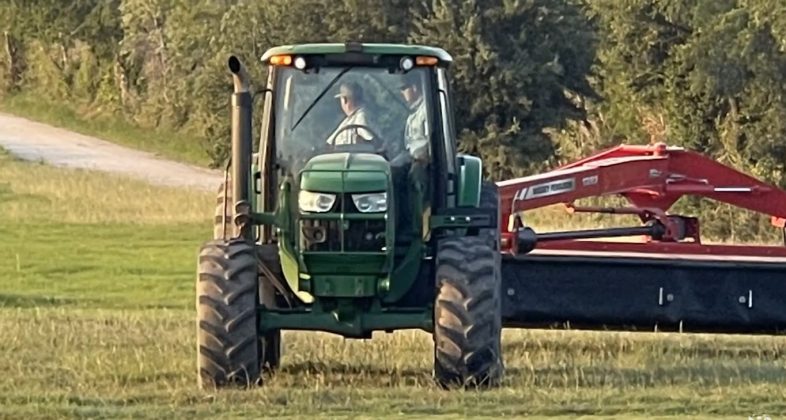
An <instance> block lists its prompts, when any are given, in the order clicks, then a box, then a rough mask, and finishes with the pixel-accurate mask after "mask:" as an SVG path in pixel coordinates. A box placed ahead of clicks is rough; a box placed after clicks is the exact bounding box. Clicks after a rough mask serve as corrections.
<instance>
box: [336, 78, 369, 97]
mask: <svg viewBox="0 0 786 420" xmlns="http://www.w3.org/2000/svg"><path fill="white" fill-rule="evenodd" d="M334 98H349V99H352V100H359V99H363V90H361V89H360V85H358V84H357V83H355V82H350V83H342V84H341V86H340V87H339V88H338V93H337V94H336V96H334Z"/></svg>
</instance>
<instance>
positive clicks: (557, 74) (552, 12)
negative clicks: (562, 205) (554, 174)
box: [411, 0, 594, 179]
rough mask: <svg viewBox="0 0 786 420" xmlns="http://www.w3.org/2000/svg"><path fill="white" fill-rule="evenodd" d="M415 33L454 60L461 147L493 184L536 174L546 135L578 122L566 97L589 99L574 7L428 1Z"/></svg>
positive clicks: (581, 29)
mask: <svg viewBox="0 0 786 420" xmlns="http://www.w3.org/2000/svg"><path fill="white" fill-rule="evenodd" d="M416 28H417V29H416V30H415V31H414V33H413V35H412V37H411V39H412V40H413V41H415V42H419V43H427V44H433V45H438V46H441V47H443V48H445V49H447V50H448V51H449V52H450V53H451V54H452V55H453V57H454V60H455V65H454V70H453V85H454V88H455V93H456V98H457V100H456V103H457V104H458V110H457V112H458V116H457V118H456V121H458V122H459V124H460V127H459V129H460V130H461V135H460V147H461V149H462V150H463V151H466V152H471V153H475V154H479V155H480V156H482V157H483V159H484V162H486V169H487V172H488V174H489V175H491V176H492V177H493V178H495V179H504V178H508V177H512V176H520V175H523V174H525V173H531V172H532V171H534V170H537V169H542V168H543V167H544V166H545V165H544V162H545V161H547V160H548V159H550V157H552V156H553V153H554V151H555V147H554V143H553V141H552V138H551V136H550V134H549V133H548V132H547V131H548V130H549V129H554V128H557V129H558V128H560V127H563V126H564V125H565V124H566V122H567V121H569V120H580V119H583V118H584V112H583V109H582V108H581V107H580V106H578V105H577V103H575V102H574V101H573V100H572V95H575V94H580V95H583V96H586V97H594V93H593V91H592V89H591V87H590V86H589V83H588V81H587V75H588V73H589V70H590V67H591V65H592V60H593V50H594V36H593V32H592V30H591V28H590V26H589V25H588V22H587V20H586V18H585V17H584V15H583V12H582V10H581V8H580V7H579V5H578V3H576V2H572V1H559V0H530V1H503V0H470V1H459V0H434V1H433V2H432V3H431V4H430V8H429V10H428V15H427V16H426V17H425V18H424V19H423V20H422V21H419V22H417V24H416Z"/></svg>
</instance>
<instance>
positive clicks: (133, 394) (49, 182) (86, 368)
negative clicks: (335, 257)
mask: <svg viewBox="0 0 786 420" xmlns="http://www.w3.org/2000/svg"><path fill="white" fill-rule="evenodd" d="M108 192H109V193H108ZM214 200H215V197H214V196H213V195H212V194H209V193H208V194H204V193H201V192H190V191H180V190H177V189H172V188H157V187H150V186H148V185H146V184H144V183H141V182H135V181H127V180H123V179H120V178H116V177H113V176H110V175H103V174H96V173H92V172H86V171H72V170H65V169H57V168H50V167H47V166H44V165H40V164H35V163H24V162H19V161H15V160H13V159H12V158H10V157H9V156H7V155H5V154H3V155H0V237H2V239H3V240H2V241H0V256H2V258H0V305H2V307H1V308H0V332H2V340H0V354H3V355H4V357H2V358H0V372H3V374H2V375H0V417H12V418H18V417H29V418H36V417H64V416H90V417H130V416H134V417H141V418H162V417H195V418H208V417H209V418H214V417H235V418H236V417H241V416H246V417H248V416H252V417H259V416H276V417H282V416H294V417H307V416H314V415H324V416H330V417H344V416H352V417H367V418H377V417H384V416H388V415H390V416H397V415H399V414H402V413H403V414H411V415H420V416H423V415H430V414H444V415H446V416H448V417H461V416H465V415H470V416H481V417H482V416H487V417H495V416H501V415H515V416H521V415H544V416H551V415H557V416H565V417H573V416H575V415H578V414H584V415H601V416H609V415H615V416H619V417H625V418H629V417H640V418H646V417H651V416H680V417H681V416H685V415H691V416H698V417H702V416H711V417H726V418H740V417H742V418H747V416H749V415H753V414H757V413H767V414H770V415H771V416H773V418H777V416H778V415H779V414H783V413H786V391H784V390H785V389H786V387H784V384H785V382H786V362H784V354H785V353H786V340H784V339H783V338H780V337H766V336H761V337H750V336H709V335H678V334H663V333H659V334H652V333H615V332H575V331H535V330H506V331H505V332H504V334H503V346H504V355H505V364H506V368H507V370H506V372H507V373H506V376H505V379H504V383H503V386H502V387H501V388H500V389H497V390H493V391H489V392H474V391H466V392H456V391H451V392H447V391H442V390H440V389H438V388H437V387H436V386H434V385H433V382H432V379H431V365H432V360H431V346H432V343H431V338H430V336H429V335H427V334H425V333H421V332H416V331H404V332H397V333H395V334H390V335H386V334H376V335H375V337H374V339H373V340H370V341H364V340H343V339H341V338H338V337H335V336H331V335H327V334H320V333H295V332H287V333H285V334H284V349H283V350H284V356H283V361H282V370H281V372H280V373H279V374H277V375H276V376H274V377H271V378H269V380H268V381H267V383H266V385H265V387H264V388H262V389H257V390H252V391H222V392H203V391H199V390H198V389H197V387H196V381H195V377H196V372H195V343H194V338H193V337H194V328H195V325H194V309H193V307H194V295H193V288H194V268H195V259H196V250H197V247H198V244H200V243H201V241H202V240H204V239H205V238H207V237H209V236H210V233H211V225H210V223H211V216H212V206H213V204H214ZM174 209H176V210H174Z"/></svg>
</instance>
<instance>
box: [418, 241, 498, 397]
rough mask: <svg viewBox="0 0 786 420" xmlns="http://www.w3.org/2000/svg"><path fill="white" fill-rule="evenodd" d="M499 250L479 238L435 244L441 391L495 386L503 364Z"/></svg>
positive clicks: (436, 337) (437, 357) (436, 352)
mask: <svg viewBox="0 0 786 420" xmlns="http://www.w3.org/2000/svg"><path fill="white" fill-rule="evenodd" d="M498 252H499V251H498V250H497V249H495V248H494V247H493V245H492V244H491V243H490V242H489V240H488V238H484V237H483V236H466V237H456V238H447V239H444V240H442V241H441V242H440V244H439V250H438V252H437V269H436V276H437V278H436V281H437V297H436V301H435V303H434V375H435V377H436V380H437V382H438V383H439V384H440V385H441V386H442V387H445V388H450V387H453V386H458V387H493V386H497V385H499V382H500V380H501V377H502V372H503V370H504V366H503V362H502V353H501V334H502V319H501V300H500V268H499V258H498V256H497V253H498Z"/></svg>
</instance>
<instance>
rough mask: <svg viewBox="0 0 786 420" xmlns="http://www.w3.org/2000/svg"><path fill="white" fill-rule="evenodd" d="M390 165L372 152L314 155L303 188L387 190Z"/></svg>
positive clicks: (305, 173) (306, 169) (307, 166)
mask: <svg viewBox="0 0 786 420" xmlns="http://www.w3.org/2000/svg"><path fill="white" fill-rule="evenodd" d="M389 172H390V164H389V163H388V162H387V161H386V160H385V158H383V157H382V156H379V155H375V154H371V153H330V154H325V155H319V156H315V157H313V158H311V160H310V161H309V162H308V163H307V164H306V165H305V167H304V168H303V171H302V174H301V180H300V188H301V189H303V190H307V191H319V192H333V193H341V192H350V193H363V192H377V191H386V190H387V188H388V179H389Z"/></svg>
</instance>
